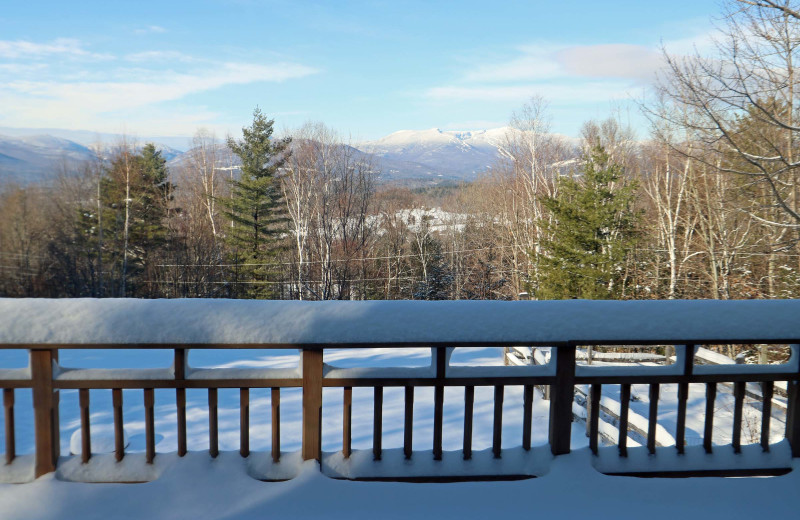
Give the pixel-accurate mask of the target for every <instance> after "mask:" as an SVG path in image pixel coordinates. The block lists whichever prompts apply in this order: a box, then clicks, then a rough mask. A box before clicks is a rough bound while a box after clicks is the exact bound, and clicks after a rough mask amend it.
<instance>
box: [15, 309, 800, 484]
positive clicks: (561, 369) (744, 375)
mask: <svg viewBox="0 0 800 520" xmlns="http://www.w3.org/2000/svg"><path fill="white" fill-rule="evenodd" d="M145 305H146V304H145ZM120 319H123V318H120ZM400 319H402V317H400ZM0 326H2V323H0ZM409 326H413V324H409ZM656 332H658V331H656ZM761 332H763V331H758V330H756V331H753V334H752V335H751V336H750V337H748V338H746V339H745V340H741V339H740V340H738V341H737V342H738V343H752V344H764V343H766V344H792V347H791V348H792V357H791V359H790V361H789V362H788V363H787V364H785V365H765V366H762V365H746V366H742V365H737V366H734V367H732V366H696V365H695V363H694V350H695V349H694V348H693V347H694V346H695V345H699V344H719V343H722V342H730V340H731V339H732V338H730V337H728V336H726V335H725V334H724V333H722V332H721V333H720V335H719V337H717V338H712V337H706V338H701V340H699V341H698V340H697V338H698V335H694V336H693V338H694V339H693V340H692V341H688V340H687V341H679V340H676V339H675V338H676V334H674V333H673V334H670V335H666V336H665V337H660V336H656V335H654V332H653V331H652V330H651V331H648V332H647V333H643V334H642V335H641V337H640V338H639V339H631V338H635V337H636V334H635V333H632V334H631V335H630V337H628V338H626V339H624V340H620V338H618V337H610V336H608V335H606V336H605V337H604V336H598V337H596V338H594V339H592V340H591V341H588V340H568V341H561V342H559V341H549V340H548V341H546V342H544V341H541V338H534V340H532V341H530V342H524V341H519V340H514V341H509V340H497V341H488V340H486V339H485V338H483V337H478V339H477V341H464V340H463V339H460V340H453V341H441V342H434V341H424V342H422V341H396V340H392V338H391V337H390V338H389V340H392V341H390V342H386V343H382V342H381V341H379V340H378V339H377V337H376V339H375V340H374V341H369V342H365V341H357V342H344V341H338V342H334V343H313V344H310V343H295V344H291V343H286V342H271V343H242V344H235V343H233V344H219V343H216V342H209V343H191V344H180V345H166V344H164V343H149V342H148V343H144V344H139V343H136V342H135V341H129V342H102V343H100V342H97V343H93V342H86V341H82V342H79V343H64V342H62V343H59V344H56V343H45V342H42V343H36V344H30V343H23V342H20V341H5V342H4V341H3V337H2V335H0V349H9V348H16V349H19V348H26V349H28V350H29V351H30V365H29V370H26V369H20V370H16V371H15V370H0V388H2V389H3V404H4V409H5V457H6V462H7V463H8V464H10V463H12V462H13V461H14V458H15V444H16V443H15V440H16V439H15V432H16V430H15V413H16V412H15V399H14V397H15V390H16V389H20V388H30V389H32V394H33V416H34V430H35V432H34V433H35V475H36V476H37V477H38V476H40V475H43V474H46V473H48V472H52V471H54V470H55V469H56V466H57V464H58V461H59V455H60V454H59V446H60V439H59V429H60V423H59V409H60V406H59V391H60V390H64V389H76V390H78V392H79V406H80V414H79V416H80V429H81V439H82V442H81V454H80V458H81V460H82V461H83V462H88V461H89V460H90V458H91V457H92V448H91V446H92V439H91V428H90V424H89V423H90V417H91V413H90V411H91V405H92V403H91V402H90V399H89V395H90V394H89V391H90V390H102V389H105V390H109V391H110V392H111V394H112V406H113V424H114V433H115V435H114V439H115V456H116V460H117V461H121V460H122V459H123V458H124V457H125V444H124V433H123V423H124V417H123V407H122V404H123V403H122V397H123V392H122V390H123V389H125V390H131V389H133V390H141V391H142V393H143V397H144V399H143V402H144V410H145V416H144V419H145V443H146V449H145V458H146V461H147V462H148V463H152V462H153V460H154V458H155V457H156V450H155V443H156V436H155V413H154V390H155V389H172V390H174V391H175V403H176V412H177V454H178V456H181V457H182V456H184V455H185V454H186V453H187V421H186V390H187V389H205V390H206V391H207V392H208V411H209V414H208V417H209V446H208V450H209V454H210V456H211V457H216V456H217V455H218V454H219V441H218V413H217V408H218V390H219V389H224V388H227V389H239V409H240V442H239V452H240V454H241V456H242V457H248V456H249V455H250V438H249V432H250V410H249V406H250V392H251V390H253V389H265V390H269V392H270V394H271V428H272V446H271V452H272V453H271V455H272V459H273V460H274V461H275V462H278V461H279V460H280V458H281V446H280V438H281V435H280V422H281V421H280V398H281V389H284V388H302V450H301V451H302V458H303V459H304V460H311V459H316V460H321V458H322V455H323V454H322V451H321V443H322V406H323V404H322V394H323V388H342V389H343V392H342V395H343V418H342V419H343V421H342V424H343V426H342V432H341V433H342V456H343V457H344V458H345V459H346V458H348V457H350V456H351V455H352V453H353V450H352V435H353V434H352V426H351V425H352V396H353V388H354V387H366V388H372V389H373V396H374V420H373V425H374V428H373V436H372V437H373V438H372V455H373V458H374V460H376V461H379V460H381V457H382V453H383V449H382V439H383V431H382V424H383V421H382V414H383V395H384V389H385V388H391V387H397V388H402V389H404V394H403V395H404V405H403V406H404V413H403V418H404V424H403V431H404V437H403V453H404V455H405V457H406V458H407V459H412V460H413V459H414V458H415V457H422V456H428V455H424V454H421V453H416V452H415V451H413V450H412V442H413V432H414V424H413V422H414V412H413V410H414V404H415V403H414V395H415V389H416V388H419V387H430V388H432V389H433V436H432V439H431V444H430V446H431V448H432V457H433V459H434V460H440V459H441V458H442V455H443V436H444V435H445V432H444V431H443V429H444V396H445V392H444V389H445V388H446V387H459V388H463V389H464V390H463V392H464V393H463V396H464V397H463V405H464V415H463V417H464V424H463V446H462V457H463V459H464V460H469V459H470V458H471V457H472V455H473V449H472V439H473V430H474V425H473V420H474V414H473V407H474V401H475V399H474V396H475V387H493V389H494V413H493V414H492V425H491V431H492V432H493V435H492V447H491V451H492V453H493V455H494V457H496V458H501V457H503V454H504V450H503V448H502V446H503V440H502V433H503V428H502V422H503V415H504V412H503V400H504V394H505V388H506V387H507V386H520V387H522V390H523V391H522V395H523V403H522V408H523V409H522V417H523V421H522V424H523V427H522V432H521V438H520V443H521V446H522V448H523V449H524V450H526V451H528V450H531V439H532V434H531V429H532V424H533V420H534V419H533V400H534V386H545V385H546V386H549V388H550V415H549V420H548V421H549V422H548V432H549V434H548V439H549V450H550V452H551V453H552V455H554V456H559V455H563V454H567V453H569V452H570V441H571V428H572V419H573V399H574V392H575V385H578V384H579V385H589V387H590V389H591V390H590V393H589V401H590V406H589V410H590V414H589V417H588V419H587V420H588V422H589V429H588V430H589V445H590V448H591V450H592V451H593V452H594V453H595V454H596V453H598V418H599V410H600V408H601V407H600V397H601V393H602V388H603V385H620V397H621V399H620V403H621V410H620V414H619V418H620V420H619V446H618V448H619V457H626V456H627V455H628V451H629V449H628V446H627V439H628V435H627V432H628V410H629V401H630V396H631V385H640V384H645V385H649V396H650V404H649V428H648V430H647V443H646V444H647V446H646V447H647V450H648V451H649V452H650V453H655V452H656V441H655V433H656V426H657V416H658V403H659V399H658V397H659V394H660V392H662V386H663V385H665V384H676V385H677V388H678V390H677V391H678V399H677V403H678V405H677V421H676V423H677V426H676V428H675V433H674V438H675V440H676V445H675V447H674V450H675V451H676V452H677V453H679V454H680V453H684V449H685V448H684V447H685V444H686V443H685V438H686V437H685V433H686V414H687V398H688V395H689V385H690V384H695V383H699V384H704V385H706V397H707V405H706V414H705V418H704V424H705V428H704V435H703V447H704V450H705V451H706V452H707V453H711V452H712V450H714V449H715V448H712V440H713V439H712V432H713V424H714V402H715V396H716V389H717V384H718V383H731V384H733V387H734V396H735V406H734V413H733V431H732V435H731V437H732V450H733V452H735V453H738V452H739V451H740V450H741V444H742V442H741V440H742V408H743V403H744V399H745V385H746V384H747V383H760V384H761V385H762V396H763V400H762V411H763V413H762V428H761V432H762V434H761V446H762V449H763V450H764V451H765V452H767V451H769V450H770V438H769V432H770V420H771V415H772V414H771V405H772V397H773V385H774V383H775V382H776V381H785V382H787V388H788V401H787V412H786V430H785V437H786V439H787V440H788V444H789V445H790V447H791V454H792V456H793V457H800V363H798V359H799V358H800V351H799V348H800V347H798V346H797V345H796V343H800V334H798V335H797V336H791V337H790V336H789V335H787V334H786V333H785V331H779V332H777V334H781V336H779V337H778V338H776V337H775V334H771V333H770V334H764V335H763V336H761V335H760V334H761ZM412 339H413V338H412ZM687 339H688V338H687ZM543 344H546V345H549V346H551V347H553V349H552V352H553V355H552V356H551V361H550V363H549V364H548V365H545V366H531V367H461V366H451V365H450V364H449V356H450V354H451V353H452V349H453V348H460V347H464V348H469V347H479V346H480V347H484V346H495V347H511V346H520V345H543ZM602 344H615V345H672V346H674V347H676V352H677V360H678V361H677V363H675V364H674V365H671V366H653V367H650V366H634V367H595V366H583V365H577V363H576V348H578V347H581V346H584V345H602ZM401 346H415V347H420V346H426V347H430V348H431V352H432V363H431V366H430V367H429V368H413V369H385V368H364V369H337V368H335V367H330V366H328V365H326V364H324V363H323V353H324V351H325V350H329V349H339V348H343V347H349V348H352V347H401ZM290 347H294V348H297V349H298V350H299V351H300V353H301V354H300V366H299V368H298V369H297V370H296V371H294V372H292V371H286V370H283V369H281V370H280V371H275V370H273V371H270V370H269V369H267V370H264V371H263V372H262V373H261V374H260V375H256V376H254V375H253V372H252V371H249V372H248V371H238V372H237V370H236V369H214V368H210V369H202V370H191V369H190V368H189V367H188V366H187V353H188V350H189V349H209V348H210V349H221V348H225V349H240V348H267V349H269V348H282V349H285V348H290ZM70 348H80V349H100V350H104V349H118V348H154V349H164V348H169V349H170V350H171V351H173V353H174V365H173V367H172V368H171V369H169V370H160V369H156V370H152V369H138V370H124V371H121V370H120V371H116V370H114V369H102V370H97V369H80V370H73V369H69V370H62V369H61V367H60V366H59V364H58V359H59V351H60V350H63V349H70ZM0 368H2V367H0ZM485 426H488V425H485ZM732 464H733V466H732V467H731V468H729V469H731V470H736V463H735V459H734V461H733V462H732Z"/></svg>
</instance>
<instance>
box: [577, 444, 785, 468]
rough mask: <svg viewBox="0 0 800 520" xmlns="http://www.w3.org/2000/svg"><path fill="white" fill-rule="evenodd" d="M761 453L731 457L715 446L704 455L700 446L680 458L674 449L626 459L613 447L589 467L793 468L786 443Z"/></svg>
mask: <svg viewBox="0 0 800 520" xmlns="http://www.w3.org/2000/svg"><path fill="white" fill-rule="evenodd" d="M769 448H770V451H769V452H768V453H764V451H763V449H762V448H761V446H760V445H758V444H750V445H747V446H742V451H741V453H738V454H737V453H734V452H733V447H732V446H714V447H713V453H706V452H705V450H704V449H703V447H702V446H686V447H685V448H684V450H685V453H684V454H683V455H681V454H679V453H678V450H677V449H675V447H673V446H666V447H663V448H656V453H655V455H650V452H648V451H647V448H628V456H627V457H620V456H619V451H618V449H617V448H616V447H608V448H600V449H598V450H597V457H596V458H594V459H593V461H592V463H593V465H594V467H595V469H597V470H598V471H600V472H602V473H629V472H639V473H648V472H649V473H653V472H673V471H674V472H681V471H714V470H720V471H722V470H724V471H732V470H743V471H744V470H755V469H768V468H772V469H780V468H791V467H792V450H791V447H790V446H789V441H786V440H784V441H781V442H779V443H777V444H772V445H770V447H769Z"/></svg>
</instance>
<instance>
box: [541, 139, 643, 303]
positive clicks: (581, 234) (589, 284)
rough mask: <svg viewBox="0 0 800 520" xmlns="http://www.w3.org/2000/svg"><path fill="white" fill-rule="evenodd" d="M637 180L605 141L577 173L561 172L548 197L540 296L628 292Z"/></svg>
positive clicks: (605, 296) (604, 295) (609, 296)
mask: <svg viewBox="0 0 800 520" xmlns="http://www.w3.org/2000/svg"><path fill="white" fill-rule="evenodd" d="M635 191H636V185H635V183H633V182H627V183H626V182H625V181H624V179H623V169H622V167H621V166H619V165H618V164H615V163H613V162H612V161H611V160H610V158H609V155H608V154H607V153H606V151H605V150H604V149H603V148H602V147H601V146H596V147H595V148H593V149H592V150H591V152H590V153H589V154H588V156H585V157H584V166H583V171H582V175H581V176H580V177H579V178H566V177H564V178H562V179H560V180H559V182H558V191H557V195H556V196H555V197H552V198H546V199H545V200H544V201H543V204H544V206H545V207H546V208H547V209H548V210H550V213H551V220H547V221H545V222H543V225H544V227H545V228H546V229H547V230H548V232H549V236H548V238H547V239H545V240H544V241H543V244H542V245H543V249H544V251H545V255H543V256H542V257H540V258H541V279H540V280H541V281H540V285H539V288H538V291H536V293H535V296H536V297H537V298H538V299H555V300H559V299H569V298H585V299H615V298H620V297H622V296H624V286H625V284H624V282H625V278H626V261H627V258H628V254H629V251H630V249H631V247H632V246H633V244H634V241H635V237H636V226H637V221H638V218H639V214H638V213H637V212H636V211H635V210H634V208H633V202H634V194H635Z"/></svg>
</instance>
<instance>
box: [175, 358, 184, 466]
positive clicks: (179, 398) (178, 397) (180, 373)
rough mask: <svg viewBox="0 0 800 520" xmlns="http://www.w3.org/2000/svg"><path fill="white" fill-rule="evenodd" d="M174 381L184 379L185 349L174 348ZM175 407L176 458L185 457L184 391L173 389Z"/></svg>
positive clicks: (182, 389)
mask: <svg viewBox="0 0 800 520" xmlns="http://www.w3.org/2000/svg"><path fill="white" fill-rule="evenodd" d="M173 367H174V370H175V380H176V381H183V380H184V379H186V349H182V348H176V349H175V358H174V362H173ZM175 405H176V408H177V413H178V457H183V456H185V455H186V389H185V388H176V389H175Z"/></svg>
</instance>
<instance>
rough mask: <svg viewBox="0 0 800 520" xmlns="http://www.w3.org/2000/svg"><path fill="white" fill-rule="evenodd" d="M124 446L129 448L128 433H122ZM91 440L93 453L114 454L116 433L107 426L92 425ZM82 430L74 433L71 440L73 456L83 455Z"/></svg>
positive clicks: (70, 449)
mask: <svg viewBox="0 0 800 520" xmlns="http://www.w3.org/2000/svg"><path fill="white" fill-rule="evenodd" d="M122 436H123V437H122V444H123V445H124V446H128V445H129V442H128V432H127V431H125V430H124V429H123V431H122ZM89 439H90V441H91V445H92V453H113V452H114V450H115V447H116V445H115V444H114V431H113V430H112V429H111V426H110V425H107V424H91V422H90V428H89ZM81 440H82V437H81V430H80V429H77V430H75V431H74V432H72V435H71V436H70V438H69V452H70V454H72V455H80V454H81V451H82V450H81Z"/></svg>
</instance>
